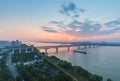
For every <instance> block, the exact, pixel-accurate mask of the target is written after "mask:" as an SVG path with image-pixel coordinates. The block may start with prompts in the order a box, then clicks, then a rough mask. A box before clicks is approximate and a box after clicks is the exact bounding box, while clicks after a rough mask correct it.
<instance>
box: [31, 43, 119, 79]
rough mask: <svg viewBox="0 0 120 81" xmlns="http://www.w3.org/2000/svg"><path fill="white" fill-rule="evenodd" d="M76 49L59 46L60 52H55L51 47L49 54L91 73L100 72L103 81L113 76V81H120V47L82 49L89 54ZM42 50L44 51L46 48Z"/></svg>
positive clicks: (36, 44) (37, 44)
mask: <svg viewBox="0 0 120 81" xmlns="http://www.w3.org/2000/svg"><path fill="white" fill-rule="evenodd" d="M30 44H34V45H35V46H39V45H52V44H45V43H44V44H40V43H30ZM54 45H56V44H54ZM74 49H77V48H73V47H71V48H70V51H69V52H68V50H67V48H59V52H58V53H56V52H55V49H49V50H48V55H49V56H52V55H54V56H56V57H58V58H60V59H62V60H66V61H68V62H71V63H72V65H77V66H81V67H83V68H84V69H86V70H88V71H89V72H91V73H95V74H98V75H100V76H102V77H103V81H106V79H107V78H111V79H112V80H113V81H120V72H119V71H120V60H119V59H120V47H108V46H101V47H96V48H86V49H80V50H83V51H86V52H87V54H81V53H74V52H73V50H74ZM40 51H41V52H44V50H40Z"/></svg>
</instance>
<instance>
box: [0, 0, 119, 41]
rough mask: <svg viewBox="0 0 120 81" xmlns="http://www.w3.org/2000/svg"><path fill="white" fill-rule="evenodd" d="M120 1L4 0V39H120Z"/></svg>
mask: <svg viewBox="0 0 120 81" xmlns="http://www.w3.org/2000/svg"><path fill="white" fill-rule="evenodd" d="M119 2H120V1H118V0H110V1H108V0H106V1H104V0H101V1H97V0H91V1H88V0H20V1H19V0H11V1H9V0H5V1H3V0H0V38H1V39H3V40H15V39H19V40H23V41H28V40H29V41H33V40H34V41H39V40H45V41H46V40H47V41H48V40H49V41H58V40H59V41H112V42H114V41H115V42H118V41H119V40H120V14H119V12H120V6H119Z"/></svg>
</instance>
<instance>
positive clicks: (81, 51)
mask: <svg viewBox="0 0 120 81" xmlns="http://www.w3.org/2000/svg"><path fill="white" fill-rule="evenodd" d="M73 52H77V53H83V54H87V52H85V51H78V50H74V51H73Z"/></svg>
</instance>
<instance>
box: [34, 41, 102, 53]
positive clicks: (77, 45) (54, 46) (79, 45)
mask: <svg viewBox="0 0 120 81" xmlns="http://www.w3.org/2000/svg"><path fill="white" fill-rule="evenodd" d="M101 45H102V44H99V43H91V44H87V43H80V44H62V45H53V46H36V48H37V49H39V50H40V49H45V53H47V51H48V49H51V48H54V49H56V53H58V49H59V48H63V47H67V49H68V51H69V50H70V47H78V49H80V47H83V48H88V47H89V48H91V47H99V46H101Z"/></svg>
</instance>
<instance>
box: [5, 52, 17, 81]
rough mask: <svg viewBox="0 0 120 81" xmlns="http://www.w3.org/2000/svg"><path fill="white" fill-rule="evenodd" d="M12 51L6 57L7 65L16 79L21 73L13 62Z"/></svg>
mask: <svg viewBox="0 0 120 81" xmlns="http://www.w3.org/2000/svg"><path fill="white" fill-rule="evenodd" d="M11 58H12V52H9V53H8V55H7V58H6V65H7V67H8V69H9V71H10V73H11V74H12V76H13V78H14V79H16V77H17V76H18V75H19V73H18V71H17V69H16V67H15V66H14V65H13V64H12V59H11Z"/></svg>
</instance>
